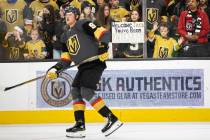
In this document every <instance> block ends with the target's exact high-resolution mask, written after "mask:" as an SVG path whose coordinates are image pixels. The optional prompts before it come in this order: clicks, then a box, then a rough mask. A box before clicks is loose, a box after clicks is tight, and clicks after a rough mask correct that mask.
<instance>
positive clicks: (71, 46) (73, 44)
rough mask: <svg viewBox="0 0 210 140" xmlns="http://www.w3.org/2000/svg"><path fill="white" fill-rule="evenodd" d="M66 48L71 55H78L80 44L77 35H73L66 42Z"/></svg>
mask: <svg viewBox="0 0 210 140" xmlns="http://www.w3.org/2000/svg"><path fill="white" fill-rule="evenodd" d="M67 47H68V51H69V53H70V54H71V55H76V54H77V53H78V51H79V49H80V44H79V40H78V37H77V35H73V36H71V37H70V38H69V39H68V40H67Z"/></svg>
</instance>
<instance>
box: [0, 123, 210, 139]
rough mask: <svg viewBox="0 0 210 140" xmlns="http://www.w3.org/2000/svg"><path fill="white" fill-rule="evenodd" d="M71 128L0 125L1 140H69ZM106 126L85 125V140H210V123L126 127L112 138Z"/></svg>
mask: <svg viewBox="0 0 210 140" xmlns="http://www.w3.org/2000/svg"><path fill="white" fill-rule="evenodd" d="M72 125H73V124H35V125H0V140H70V139H72V138H67V137H65V129H66V128H68V127H70V126H72ZM103 126H104V124H102V123H88V124H86V138H83V140H210V123H124V125H123V126H122V127H121V128H120V129H119V130H118V131H116V132H115V133H113V134H112V135H110V136H109V137H104V135H103V134H102V133H101V131H100V130H101V128H102V127H103ZM74 139H75V138H74ZM76 140H78V138H77V139H76Z"/></svg>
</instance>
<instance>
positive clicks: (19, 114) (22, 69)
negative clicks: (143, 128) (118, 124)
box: [0, 60, 210, 124]
mask: <svg viewBox="0 0 210 140" xmlns="http://www.w3.org/2000/svg"><path fill="white" fill-rule="evenodd" d="M54 63H55V62H42V63H40V62H33V63H0V67H1V69H0V77H1V80H0V86H1V87H2V86H3V87H7V86H12V85H14V84H17V83H20V82H23V81H26V80H29V79H31V78H34V77H37V76H40V75H41V74H43V73H44V72H45V71H46V70H47V69H48V68H49V67H50V66H52V65H53V64H54ZM209 66H210V60H166V61H165V60H159V61H158V60H156V61H108V62H107V71H106V72H105V77H104V79H105V80H104V81H105V82H104V85H109V84H110V85H109V86H101V91H98V92H99V95H105V94H104V93H103V92H105V91H103V90H104V89H107V88H108V89H112V90H110V91H106V93H107V94H106V95H109V96H104V98H106V97H108V98H107V99H105V101H106V103H107V104H108V106H110V107H111V109H112V110H113V111H114V113H115V114H116V115H117V116H118V117H119V118H120V119H121V120H122V121H124V122H209V121H210V90H209V86H208V85H210V78H209V77H210V69H209ZM72 71H76V68H73V69H72ZM118 71H119V72H118ZM161 71H164V72H163V73H167V71H172V72H173V73H174V75H175V76H176V75H177V76H180V75H181V76H180V77H181V79H182V81H181V80H180V81H181V83H182V85H181V86H177V85H175V86H174V85H173V84H171V87H164V90H165V88H168V89H170V90H171V88H174V90H171V91H169V92H172V91H173V92H176V95H177V94H179V93H182V91H183V94H184V95H185V96H188V97H190V96H191V94H189V95H188V94H187V92H188V90H183V89H182V88H183V87H184V86H186V85H187V86H186V87H187V89H189V91H192V88H193V89H194V90H196V92H195V93H198V94H192V95H193V97H195V98H194V99H190V98H189V99H187V98H186V99H184V98H183V99H181V98H180V99H173V98H170V99H168V100H164V99H163V98H159V99H154V100H152V99H150V100H148V102H147V100H146V99H144V98H147V96H145V97H144V96H143V95H145V94H144V92H147V90H148V89H145V91H140V92H142V93H141V94H139V97H141V98H140V99H134V98H132V97H133V96H131V95H132V94H133V95H135V94H134V93H136V92H138V91H136V90H138V88H139V86H138V85H139V83H134V84H135V85H134V84H133V83H132V82H130V83H128V84H127V85H126V84H125V85H126V86H127V88H128V87H129V88H128V90H127V91H126V92H124V91H122V89H123V88H125V87H124V86H123V84H122V83H123V82H124V81H132V80H133V79H138V78H142V77H143V78H145V77H147V76H148V75H149V76H148V77H147V78H148V79H149V78H151V77H152V76H154V75H157V76H159V77H155V83H156V85H154V87H152V90H151V93H152V95H156V96H157V95H158V96H159V97H162V96H163V95H162V94H158V93H160V90H161V88H160V80H163V79H161V78H160V77H162V78H168V79H171V75H170V73H168V74H164V75H163V73H161ZM182 71H183V73H182ZM40 72H41V73H40ZM122 73H123V74H124V75H123V76H122V75H118V74H122ZM139 73H140V74H139ZM113 74H114V75H113ZM150 74H151V75H152V76H151V77H150ZM116 75H117V76H116ZM130 75H131V76H130ZM136 75H137V76H136ZM138 75H141V76H142V77H138ZM173 78H174V77H173ZM107 79H108V80H107ZM186 79H187V80H186ZM138 80H139V79H138ZM107 81H110V83H109V84H108V82H107ZM116 81H118V82H119V81H120V82H119V83H118V84H116V85H115V84H113V82H114V83H115V82H116ZM139 81H140V80H139ZM135 82H136V81H135ZM46 83H47V82H46ZM62 83H63V82H62V80H61V82H60V83H59V84H61V85H62ZM54 84H56V82H55V83H54ZM101 85H103V83H101ZM113 85H114V86H113ZM63 86H64V87H66V84H63ZM165 86H167V84H166V85H165ZM182 86H183V87H182ZM43 87H44V86H43V84H42V82H41V83H40V82H39V81H36V82H33V83H30V84H27V85H24V86H21V87H18V88H15V89H13V90H10V91H8V92H6V93H1V94H0V124H22V123H23V124H25V123H26V124H30V123H69V122H73V121H74V118H73V111H72V107H71V105H70V104H71V102H69V104H68V105H66V106H64V107H55V105H60V104H62V103H65V102H66V101H64V102H58V103H57V104H53V105H52V106H51V105H49V104H47V103H45V101H46V100H43V99H42V97H41V96H38V95H39V94H40V89H41V88H42V89H45V87H44V88H43ZM46 87H47V86H46ZM132 87H133V89H132ZM148 87H150V85H149V86H148ZM175 87H176V88H177V89H176V88H175ZM186 87H184V88H186ZM115 88H116V91H115V90H113V89H115ZM49 89H51V87H50V88H49ZM49 89H48V90H49ZM154 89H156V90H157V91H158V92H157V91H155V90H154ZM52 90H55V89H52ZM56 90H58V89H56ZM120 90H121V91H120ZM131 90H133V91H135V92H131ZM179 90H180V91H179ZM67 92H68V91H67ZM167 92H168V91H167ZM56 93H59V94H55V95H56V96H60V95H62V92H58V91H57V92H56ZM113 93H115V94H116V96H111V95H113ZM185 93H186V94H185ZM189 93H190V92H189ZM124 95H126V97H124ZM127 95H129V96H127ZM156 96H154V97H156ZM111 97H112V99H111ZM170 97H175V96H172V94H171V96H170ZM109 98H110V99H109ZM170 100H171V103H170ZM51 102H52V103H54V102H53V101H51ZM87 108H88V110H87V111H86V116H87V118H86V121H87V122H103V121H104V119H103V118H102V117H100V116H99V115H98V113H97V112H96V111H94V110H92V109H91V107H90V106H87Z"/></svg>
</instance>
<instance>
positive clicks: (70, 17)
mask: <svg viewBox="0 0 210 140" xmlns="http://www.w3.org/2000/svg"><path fill="white" fill-rule="evenodd" d="M65 19H66V24H67V25H69V26H70V27H71V26H73V25H74V24H75V23H76V21H77V20H76V15H75V14H74V13H72V12H70V13H66V15H65Z"/></svg>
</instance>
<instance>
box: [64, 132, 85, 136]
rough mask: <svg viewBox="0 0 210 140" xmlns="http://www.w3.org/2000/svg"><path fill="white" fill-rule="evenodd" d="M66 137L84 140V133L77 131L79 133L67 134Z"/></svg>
mask: <svg viewBox="0 0 210 140" xmlns="http://www.w3.org/2000/svg"><path fill="white" fill-rule="evenodd" d="M66 137H69V138H85V131H79V132H71V133H70V132H67V133H66Z"/></svg>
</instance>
